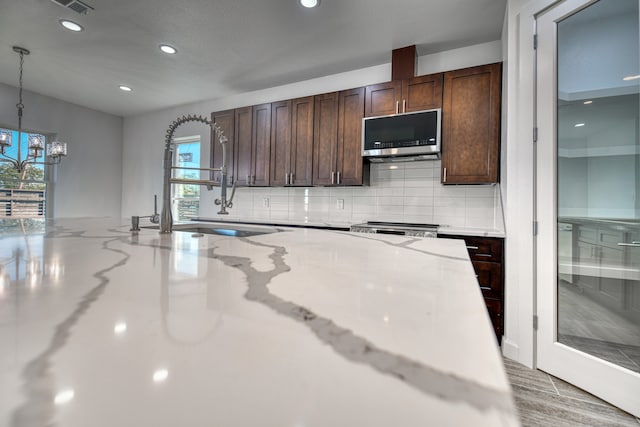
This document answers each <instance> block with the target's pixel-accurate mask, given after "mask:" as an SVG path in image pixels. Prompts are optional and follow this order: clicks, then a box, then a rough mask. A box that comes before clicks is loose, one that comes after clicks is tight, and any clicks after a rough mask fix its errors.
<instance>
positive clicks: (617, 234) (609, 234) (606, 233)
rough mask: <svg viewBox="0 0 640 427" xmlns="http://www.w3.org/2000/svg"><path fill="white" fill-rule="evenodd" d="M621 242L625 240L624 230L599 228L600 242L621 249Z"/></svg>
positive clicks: (602, 244)
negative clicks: (619, 244)
mask: <svg viewBox="0 0 640 427" xmlns="http://www.w3.org/2000/svg"><path fill="white" fill-rule="evenodd" d="M619 242H624V231H618V230H603V229H600V230H598V244H600V245H601V246H606V247H608V248H612V249H620V247H619V246H618V243H619Z"/></svg>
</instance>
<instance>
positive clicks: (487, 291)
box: [438, 234, 504, 343]
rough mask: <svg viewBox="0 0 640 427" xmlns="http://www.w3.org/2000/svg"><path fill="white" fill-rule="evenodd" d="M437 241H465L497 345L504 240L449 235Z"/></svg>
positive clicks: (500, 330) (501, 322)
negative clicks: (445, 239) (444, 239)
mask: <svg viewBox="0 0 640 427" xmlns="http://www.w3.org/2000/svg"><path fill="white" fill-rule="evenodd" d="M438 237H439V238H447V239H462V240H464V241H465V244H466V245H467V251H468V252H469V258H471V264H473V269H474V270H475V272H476V277H477V278H478V285H479V286H480V290H481V291H482V296H483V297H484V302H485V305H486V306H487V312H488V313H489V318H490V319H491V323H492V324H493V330H494V331H495V333H496V338H497V339H498V343H501V342H502V334H503V333H504V273H503V268H502V266H503V264H504V260H503V258H504V239H502V238H498V237H477V236H458V235H449V234H438Z"/></svg>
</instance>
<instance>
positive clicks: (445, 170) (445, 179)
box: [442, 168, 447, 182]
mask: <svg viewBox="0 0 640 427" xmlns="http://www.w3.org/2000/svg"><path fill="white" fill-rule="evenodd" d="M442 182H447V168H444V179H443V180H442Z"/></svg>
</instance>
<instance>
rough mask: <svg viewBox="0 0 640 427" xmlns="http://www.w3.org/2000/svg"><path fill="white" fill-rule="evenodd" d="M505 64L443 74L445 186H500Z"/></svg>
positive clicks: (443, 162) (443, 164)
mask: <svg viewBox="0 0 640 427" xmlns="http://www.w3.org/2000/svg"><path fill="white" fill-rule="evenodd" d="M501 85H502V64H501V63H496V64H489V65H483V66H479V67H471V68H465V69H462V70H456V71H450V72H446V73H444V96H443V106H442V183H443V184H483V183H495V182H498V166H499V165H498V164H499V159H500V151H499V150H500V105H501Z"/></svg>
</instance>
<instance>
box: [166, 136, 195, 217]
mask: <svg viewBox="0 0 640 427" xmlns="http://www.w3.org/2000/svg"><path fill="white" fill-rule="evenodd" d="M174 141H175V151H174V156H173V162H174V166H179V167H181V168H194V169H192V170H190V169H176V170H175V172H174V177H175V178H185V179H200V171H199V170H196V169H197V168H200V167H201V166H200V138H199V137H186V138H176V139H175V140H174ZM172 205H173V212H172V215H173V218H174V219H175V220H176V221H188V220H189V219H191V218H194V217H197V216H199V212H200V186H199V185H194V184H175V185H174V190H173V200H172Z"/></svg>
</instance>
